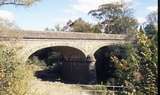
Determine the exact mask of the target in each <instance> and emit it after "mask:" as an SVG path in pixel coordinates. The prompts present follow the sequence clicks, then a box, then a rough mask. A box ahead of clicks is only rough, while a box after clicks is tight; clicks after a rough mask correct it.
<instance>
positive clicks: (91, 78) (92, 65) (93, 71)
mask: <svg viewBox="0 0 160 95" xmlns="http://www.w3.org/2000/svg"><path fill="white" fill-rule="evenodd" d="M87 62H88V63H89V84H95V83H97V77H96V66H95V63H96V59H95V57H94V56H93V55H88V57H87Z"/></svg>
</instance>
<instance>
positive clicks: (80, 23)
mask: <svg viewBox="0 0 160 95" xmlns="http://www.w3.org/2000/svg"><path fill="white" fill-rule="evenodd" d="M63 30H64V31H68V32H84V33H86V32H90V33H100V32H101V30H100V25H99V24H97V25H92V24H89V23H88V22H86V21H84V20H83V19H82V18H78V19H77V20H75V21H74V22H72V21H71V20H69V21H68V22H67V24H66V25H65V26H64V28H63Z"/></svg>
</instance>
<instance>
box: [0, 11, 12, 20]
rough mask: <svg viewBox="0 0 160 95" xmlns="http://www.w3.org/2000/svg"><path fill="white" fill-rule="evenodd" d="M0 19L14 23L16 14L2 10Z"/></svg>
mask: <svg viewBox="0 0 160 95" xmlns="http://www.w3.org/2000/svg"><path fill="white" fill-rule="evenodd" d="M0 18H1V19H4V20H8V21H9V22H13V21H14V20H15V14H14V13H12V12H9V11H6V10H0Z"/></svg>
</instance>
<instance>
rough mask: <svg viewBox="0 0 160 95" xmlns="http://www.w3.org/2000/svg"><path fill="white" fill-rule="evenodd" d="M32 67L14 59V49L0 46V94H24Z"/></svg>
mask: <svg viewBox="0 0 160 95" xmlns="http://www.w3.org/2000/svg"><path fill="white" fill-rule="evenodd" d="M30 69H32V68H30V67H29V66H26V64H24V63H20V62H18V60H17V59H16V49H11V48H8V47H6V46H0V95H25V93H26V92H27V90H28V88H27V87H28V82H29V79H30V77H28V76H30V75H31V74H32V73H31V70H30Z"/></svg>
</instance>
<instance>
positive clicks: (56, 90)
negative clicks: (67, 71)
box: [27, 78, 93, 95]
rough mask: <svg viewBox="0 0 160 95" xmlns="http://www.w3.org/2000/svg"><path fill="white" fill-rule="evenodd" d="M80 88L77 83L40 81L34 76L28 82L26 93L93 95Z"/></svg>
mask: <svg viewBox="0 0 160 95" xmlns="http://www.w3.org/2000/svg"><path fill="white" fill-rule="evenodd" d="M82 90H84V89H83V88H82V87H80V86H79V85H73V84H72V85H71V84H64V83H61V82H49V81H41V80H40V79H36V78H35V79H34V80H32V81H31V82H30V85H29V90H28V92H27V95H93V94H90V93H89V92H87V91H82Z"/></svg>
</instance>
